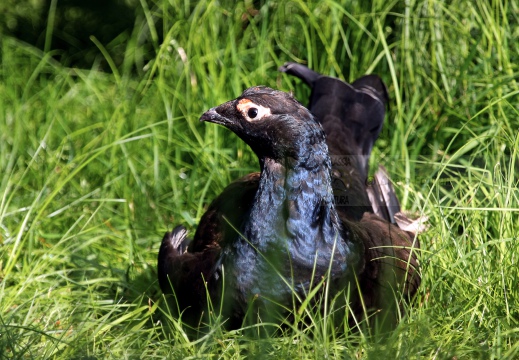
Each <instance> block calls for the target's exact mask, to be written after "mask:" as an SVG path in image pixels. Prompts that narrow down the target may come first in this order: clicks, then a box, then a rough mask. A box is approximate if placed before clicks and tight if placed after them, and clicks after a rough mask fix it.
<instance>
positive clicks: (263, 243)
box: [158, 65, 419, 326]
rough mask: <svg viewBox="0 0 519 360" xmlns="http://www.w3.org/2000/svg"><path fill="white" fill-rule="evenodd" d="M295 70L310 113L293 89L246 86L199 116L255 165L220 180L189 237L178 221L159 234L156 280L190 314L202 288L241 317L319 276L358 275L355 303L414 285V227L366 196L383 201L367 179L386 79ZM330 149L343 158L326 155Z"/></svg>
mask: <svg viewBox="0 0 519 360" xmlns="http://www.w3.org/2000/svg"><path fill="white" fill-rule="evenodd" d="M294 67H295V71H294ZM297 71H299V73H298V72H297ZM289 72H290V71H289ZM292 72H293V73H294V74H295V75H296V76H300V75H301V76H300V77H302V78H303V79H304V80H305V81H306V82H307V83H309V85H310V86H312V87H313V91H312V97H311V101H310V106H309V108H310V110H311V111H312V112H313V114H314V115H315V117H314V115H312V114H311V113H310V112H309V111H308V110H307V109H306V108H305V107H303V106H302V105H301V104H299V103H298V102H297V101H296V100H295V99H294V98H293V97H292V96H291V95H289V94H286V93H283V92H280V91H276V90H272V89H270V88H266V87H253V88H250V89H247V90H246V91H245V92H244V93H243V94H242V95H241V96H240V97H239V98H237V99H235V100H232V101H229V102H227V103H225V104H222V105H220V106H218V107H216V108H213V109H211V110H209V111H207V112H206V113H205V114H204V115H203V116H202V118H201V120H204V121H208V122H213V123H217V124H221V125H223V126H225V127H227V128H229V129H230V130H231V131H233V132H235V133H236V134H237V135H238V136H239V137H241V138H242V139H243V140H244V141H245V142H246V143H247V144H248V145H249V146H250V147H251V148H252V150H253V151H254V152H255V153H256V155H257V156H258V159H259V162H260V168H261V172H260V173H259V174H258V173H255V174H250V175H248V176H246V177H244V178H242V179H240V180H238V181H236V182H233V183H231V184H230V185H229V186H228V187H227V188H226V189H224V191H223V192H222V194H220V195H219V196H218V197H217V198H216V199H215V200H214V201H213V203H212V204H211V205H210V206H209V208H208V210H207V212H206V213H205V214H204V216H203V217H202V219H201V220H200V224H199V227H198V229H197V231H196V233H195V236H194V238H193V241H191V243H189V245H187V240H186V235H187V234H186V232H185V230H184V228H182V227H178V228H176V229H175V230H174V231H173V232H172V233H167V234H166V235H165V237H164V239H163V242H162V245H161V249H160V252H159V264H158V275H159V282H160V285H161V288H162V290H163V291H164V292H165V293H171V292H172V290H173V292H174V294H175V297H176V300H177V303H178V306H179V309H180V310H181V311H183V310H185V309H186V310H185V313H184V316H186V317H191V322H193V321H194V322H196V321H198V320H199V319H200V315H201V313H202V312H203V311H204V310H205V309H206V308H207V302H206V299H207V296H206V293H207V292H208V293H209V297H210V299H211V300H212V301H213V302H215V303H219V302H220V301H221V300H223V303H224V304H225V307H224V313H225V314H224V315H225V316H228V317H230V318H231V320H232V321H231V324H232V325H231V326H239V325H240V322H241V321H242V319H243V318H244V316H245V313H246V312H247V309H249V308H250V304H251V303H252V300H253V299H255V300H254V302H255V303H256V305H257V306H256V307H255V308H257V309H260V310H261V309H266V308H269V304H274V303H277V304H281V305H282V306H288V307H290V305H291V304H292V301H293V299H294V298H299V299H303V298H304V297H305V296H306V295H307V294H308V293H309V292H310V291H311V290H312V289H311V288H312V286H315V285H316V284H318V283H320V281H321V280H322V279H328V281H329V282H330V285H329V291H330V292H332V294H331V295H334V294H335V293H337V292H339V291H342V290H344V289H345V288H347V287H348V286H349V285H352V284H353V283H354V279H355V278H356V279H357V280H358V281H359V283H360V286H361V289H360V290H361V292H362V294H363V301H362V302H361V301H359V302H358V303H357V304H354V307H355V306H357V305H359V304H361V303H364V304H366V305H367V306H368V307H380V306H383V304H382V305H381V301H382V302H383V301H385V300H386V299H382V298H383V297H386V294H384V291H385V290H384V289H390V291H393V290H395V289H396V288H397V287H400V291H402V292H406V293H407V294H408V295H412V294H413V293H414V292H415V291H416V287H417V286H418V284H419V277H418V276H417V274H416V272H415V270H414V267H415V266H416V265H417V263H416V254H413V253H412V252H411V250H410V249H411V248H412V245H413V238H414V235H413V234H412V233H410V232H407V231H403V230H401V229H400V228H399V227H398V226H396V225H394V224H392V223H391V222H393V221H394V219H392V218H386V219H382V218H381V217H380V216H377V215H375V214H374V213H373V206H372V203H373V202H374V203H376V204H375V205H377V206H376V208H384V207H386V208H387V206H384V204H380V199H381V198H380V197H378V198H377V196H373V194H371V197H370V190H368V189H367V186H366V179H367V171H368V168H367V166H368V163H367V162H368V160H369V155H370V153H371V148H372V146H373V143H374V141H375V139H376V137H377V136H378V133H379V132H380V129H381V126H382V122H383V118H384V110H385V109H384V104H385V97H386V96H387V95H386V93H385V87H384V85H383V83H382V82H381V81H380V79H378V77H374V76H369V77H366V78H361V79H359V80H358V81H357V82H356V83H357V84H358V88H357V89H356V88H354V87H352V86H351V85H349V84H347V83H344V82H342V81H340V80H338V79H334V78H330V77H324V76H321V75H319V74H317V73H315V72H312V71H311V70H309V69H307V68H306V67H302V66H300V65H293V68H292ZM356 83H354V85H355V84H356ZM381 89H382V90H381ZM323 128H324V129H323ZM330 154H331V155H332V157H331V158H330ZM334 156H335V158H336V159H335V160H341V158H342V160H343V162H341V163H340V164H336V165H334V163H333V162H334ZM390 190H391V191H392V188H391V189H390ZM371 193H373V191H371ZM370 199H371V200H370ZM395 199H396V197H395ZM385 205H389V206H393V207H395V206H398V203H396V204H385ZM392 246H397V248H391V247H392ZM395 249H396V250H395ZM224 279H225V280H224ZM359 306H360V305H359Z"/></svg>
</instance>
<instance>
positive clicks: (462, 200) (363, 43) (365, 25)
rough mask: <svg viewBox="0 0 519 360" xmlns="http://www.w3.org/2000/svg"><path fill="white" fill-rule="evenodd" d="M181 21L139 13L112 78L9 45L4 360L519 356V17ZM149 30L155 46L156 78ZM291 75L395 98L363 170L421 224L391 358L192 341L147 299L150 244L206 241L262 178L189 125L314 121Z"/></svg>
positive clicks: (381, 344) (421, 13) (413, 7)
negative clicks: (260, 96) (415, 282)
mask: <svg viewBox="0 0 519 360" xmlns="http://www.w3.org/2000/svg"><path fill="white" fill-rule="evenodd" d="M171 3H172V4H171V5H169V4H168V3H167V2H158V1H157V2H155V3H150V4H149V5H150V6H149V9H147V10H146V11H147V14H148V16H147V17H146V19H144V20H145V21H144V23H143V24H140V25H138V26H137V27H136V30H135V31H134V35H135V38H132V39H131V40H130V41H129V42H128V45H127V46H128V47H127V48H128V50H127V52H126V59H125V62H124V65H123V66H121V68H119V69H117V72H118V75H110V74H104V73H100V72H97V71H95V70H90V71H87V70H78V69H68V68H65V67H63V66H61V65H60V64H58V63H56V62H54V61H53V60H52V59H51V57H50V56H49V54H43V53H40V52H38V51H36V50H35V49H33V48H31V47H28V46H25V45H24V44H23V43H20V42H17V41H16V40H14V39H10V38H4V39H3V41H2V43H1V45H0V46H1V47H2V48H1V68H0V78H1V80H0V110H1V111H0V117H1V121H0V154H1V157H0V169H1V171H0V174H1V175H0V177H1V180H0V185H1V187H0V254H1V255H0V261H1V262H0V279H1V283H0V299H1V301H0V333H1V336H0V354H2V356H3V357H7V358H11V357H12V358H24V357H25V358H27V357H28V358H33V357H34V358H35V357H42V358H43V357H44V358H47V357H62V358H71V357H86V358H105V357H111V358H124V357H137V356H142V357H148V358H149V357H160V358H163V357H165V356H170V357H172V358H185V357H194V358H196V357H208V356H212V357H223V358H243V357H254V356H256V355H257V356H260V355H266V356H271V357H278V358H285V357H286V358H288V357H290V358H318V359H322V358H325V357H346V358H350V357H355V358H378V357H383V356H386V357H387V354H388V353H391V354H395V355H396V356H395V357H396V358H406V359H407V358H415V357H425V358H433V357H436V358H452V357H454V356H456V357H457V358H477V357H495V358H514V357H517V352H518V346H517V343H519V342H518V341H517V338H518V330H517V329H518V319H519V314H518V313H517V306H516V304H517V303H518V302H519V299H518V289H517V285H516V283H517V279H518V275H519V274H518V270H517V269H518V267H517V257H516V254H517V253H519V252H518V245H517V234H518V233H519V228H518V222H517V213H518V211H519V201H518V198H519V194H518V181H519V179H518V171H517V166H518V163H517V158H518V156H517V155H518V154H517V152H518V151H519V150H518V149H519V137H518V133H517V129H518V128H519V121H518V118H519V117H518V112H519V109H518V107H517V106H518V105H517V104H518V103H519V96H518V95H519V89H518V84H517V79H518V74H519V73H518V69H517V65H516V64H517V63H518V58H517V57H518V53H519V51H518V50H519V49H518V48H517V47H518V45H517V44H519V41H518V40H519V39H518V37H519V33H518V32H517V31H516V30H517V28H518V27H517V23H518V21H517V20H518V17H519V13H518V11H519V9H518V8H517V5H515V4H514V3H513V2H504V1H503V2H501V1H495V2H492V3H487V2H484V1H476V2H461V3H456V4H449V3H446V2H442V1H428V2H425V1H423V2H422V1H416V2H408V3H407V6H406V5H405V3H402V2H396V1H395V2H389V3H388V2H382V1H380V2H379V1H374V2H372V3H371V4H369V5H368V4H367V3H364V2H358V3H357V2H348V3H345V4H341V3H339V2H335V1H320V2H310V3H307V2H303V1H289V2H284V3H283V4H281V3H280V4H274V3H266V4H265V5H263V6H261V7H256V8H253V7H252V4H250V3H248V2H245V3H237V4H233V3H229V4H226V3H219V2H215V1H200V2H197V3H189V2H178V3H176V2H175V1H172V2H171ZM154 19H160V22H155V20H154ZM139 26H142V27H139ZM140 31H150V32H151V33H152V34H153V33H154V32H162V33H163V34H164V39H165V40H164V42H163V44H155V46H156V49H157V55H156V57H155V59H154V60H153V61H152V62H150V63H147V64H139V61H140V60H139V59H142V57H141V56H138V53H139V51H140V50H139V46H138V38H137V34H139V32H140ZM152 37H153V36H152ZM117 45H119V44H117ZM103 46H106V54H107V55H106V56H110V47H109V46H107V45H106V44H105V45H103ZM288 60H290V61H306V62H308V64H309V65H310V66H311V67H312V68H314V69H316V70H319V71H320V72H323V73H326V74H330V75H334V76H339V77H342V78H345V79H347V80H352V79H354V78H356V77H358V76H360V75H362V74H364V73H369V72H374V73H377V74H380V75H381V76H382V77H383V78H384V80H385V82H386V83H387V84H388V87H389V93H390V96H391V98H392V100H391V107H390V110H389V112H388V116H387V121H386V126H385V129H384V130H383V133H382V135H381V138H380V140H379V141H378V142H377V147H376V149H375V150H374V156H373V163H378V162H381V163H383V164H384V165H386V167H388V169H389V171H390V173H391V174H392V178H393V179H394V181H395V183H396V185H397V188H398V190H397V191H398V192H399V194H400V197H401V199H402V205H403V207H404V208H405V209H408V210H410V211H414V212H418V213H423V214H426V215H428V216H429V218H430V224H431V227H430V229H429V231H428V232H427V233H425V234H424V235H423V236H422V237H421V239H420V240H421V244H422V251H421V256H420V257H421V264H422V269H421V271H422V276H423V284H422V287H421V289H420V292H419V294H418V296H417V299H416V301H415V304H414V307H411V308H409V309H408V313H407V316H405V317H404V318H403V320H402V321H401V323H400V324H399V326H398V327H397V329H396V330H395V331H394V332H393V333H391V334H390V335H389V336H388V337H387V338H386V339H383V340H380V339H377V338H374V337H371V336H370V335H369V332H367V331H366V332H365V331H360V332H350V331H348V330H346V331H338V330H337V329H335V328H334V327H333V326H330V325H329V324H328V325H325V324H324V321H323V317H322V316H321V315H320V314H318V313H315V314H314V315H313V318H312V319H314V324H315V325H314V326H308V327H304V326H303V327H298V326H289V327H288V328H287V329H284V330H282V331H280V333H279V335H278V336H275V337H273V338H266V339H261V340H255V341H249V340H248V339H247V337H245V336H243V334H242V332H240V331H238V332H225V331H223V330H221V328H219V327H218V326H217V323H216V324H215V325H214V326H213V327H212V329H211V332H210V334H209V335H207V336H205V337H202V338H201V339H199V340H196V341H192V340H190V339H189V338H187V337H186V334H185V333H184V331H183V330H182V328H181V326H180V324H179V322H178V320H177V319H174V318H173V317H171V316H170V315H168V309H167V307H166V306H165V305H164V302H163V299H162V296H161V294H160V291H159V289H158V284H157V283H156V280H155V279H156V271H155V264H156V254H157V252H158V246H159V241H160V238H161V236H162V234H163V232H164V231H165V230H167V229H171V227H172V226H174V225H176V224H179V223H183V224H184V225H187V226H188V227H189V228H190V229H191V230H194V229H195V227H196V224H197V221H198V219H199V218H200V216H201V215H202V214H203V212H204V209H205V207H206V206H207V204H208V202H210V201H211V199H213V198H214V197H215V196H216V195H217V194H218V193H219V192H220V191H221V190H222V189H223V187H224V186H225V185H226V184H228V183H229V182H230V181H231V180H233V179H236V178H238V177H239V176H241V175H244V174H246V173H248V172H250V171H253V170H255V169H257V165H256V159H255V157H254V155H253V154H252V153H251V151H250V150H249V149H248V148H247V147H246V146H245V145H244V144H243V143H242V142H241V141H239V140H238V139H237V138H236V137H235V136H234V135H233V134H231V133H229V132H228V131H226V130H225V129H222V128H219V127H216V126H205V125H203V124H199V123H198V117H199V116H200V114H201V113H202V112H203V111H204V110H206V109H208V108H210V107H212V106H215V105H217V104H220V103H222V102H224V101H226V100H228V99H231V98H234V97H236V96H237V95H239V94H240V93H241V92H242V91H243V89H245V88H246V87H249V86H252V85H257V84H264V85H268V86H272V87H276V88H280V89H284V90H287V91H288V90H291V91H294V93H295V95H296V97H297V98H299V99H301V100H302V102H303V103H304V102H305V99H307V98H308V95H309V91H308V90H307V89H306V88H304V86H302V84H300V83H298V82H297V81H295V80H294V79H289V78H288V77H286V76H285V75H282V74H279V73H277V72H276V68H277V67H278V66H279V65H281V64H282V63H283V62H284V61H288ZM132 66H141V68H143V71H144V74H145V75H144V76H142V77H135V76H133V75H132V72H131V68H132ZM259 326H260V327H261V326H264V325H259ZM265 326H266V325H265Z"/></svg>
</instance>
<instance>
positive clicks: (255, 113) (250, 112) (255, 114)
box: [247, 107, 258, 119]
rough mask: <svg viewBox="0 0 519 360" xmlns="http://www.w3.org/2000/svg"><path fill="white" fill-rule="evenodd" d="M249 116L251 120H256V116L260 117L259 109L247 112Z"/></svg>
mask: <svg viewBox="0 0 519 360" xmlns="http://www.w3.org/2000/svg"><path fill="white" fill-rule="evenodd" d="M247 116H248V117H249V118H251V119H254V118H255V117H256V116H258V109H256V108H254V107H252V108H250V109H249V111H247Z"/></svg>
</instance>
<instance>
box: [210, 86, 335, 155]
mask: <svg viewBox="0 0 519 360" xmlns="http://www.w3.org/2000/svg"><path fill="white" fill-rule="evenodd" d="M200 121H208V122H212V123H215V124H220V125H223V126H225V127H226V128H228V129H229V130H231V131H233V132H234V133H235V134H236V135H238V136H239V137H240V138H241V139H242V140H243V141H245V142H246V143H247V144H248V145H249V146H250V147H251V148H252V150H253V151H254V152H255V153H256V155H257V156H258V157H259V158H260V159H263V158H266V157H268V158H272V159H274V160H282V159H286V158H295V159H298V158H299V157H301V156H303V155H304V154H305V153H308V152H313V151H315V150H317V149H315V147H316V146H317V147H319V146H322V144H325V137H324V132H323V130H322V128H321V125H320V124H319V123H318V122H317V121H316V120H315V119H314V118H313V116H312V115H311V114H310V112H309V111H308V110H307V109H306V108H305V107H304V106H303V105H301V104H300V103H299V102H298V101H297V100H296V99H294V97H293V96H292V95H290V94H288V93H285V92H283V91H277V90H273V89H271V88H268V87H265V86H255V87H251V88H249V89H247V90H245V91H244V92H243V93H242V94H241V95H240V96H239V97H238V98H236V99H234V100H231V101H228V102H226V103H224V104H222V105H220V106H217V107H214V108H212V109H210V110H208V111H207V112H205V113H204V114H203V115H202V117H201V118H200ZM324 146H325V145H324ZM313 148H314V149H313Z"/></svg>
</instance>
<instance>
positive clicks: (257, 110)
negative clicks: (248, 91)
mask: <svg viewBox="0 0 519 360" xmlns="http://www.w3.org/2000/svg"><path fill="white" fill-rule="evenodd" d="M236 110H238V111H239V112H241V114H242V116H243V117H244V118H245V120H247V121H259V120H262V119H263V118H264V117H265V116H270V115H271V113H270V108H268V107H264V106H261V105H258V104H255V103H253V102H252V101H251V100H250V99H240V100H239V101H238V104H236Z"/></svg>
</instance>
